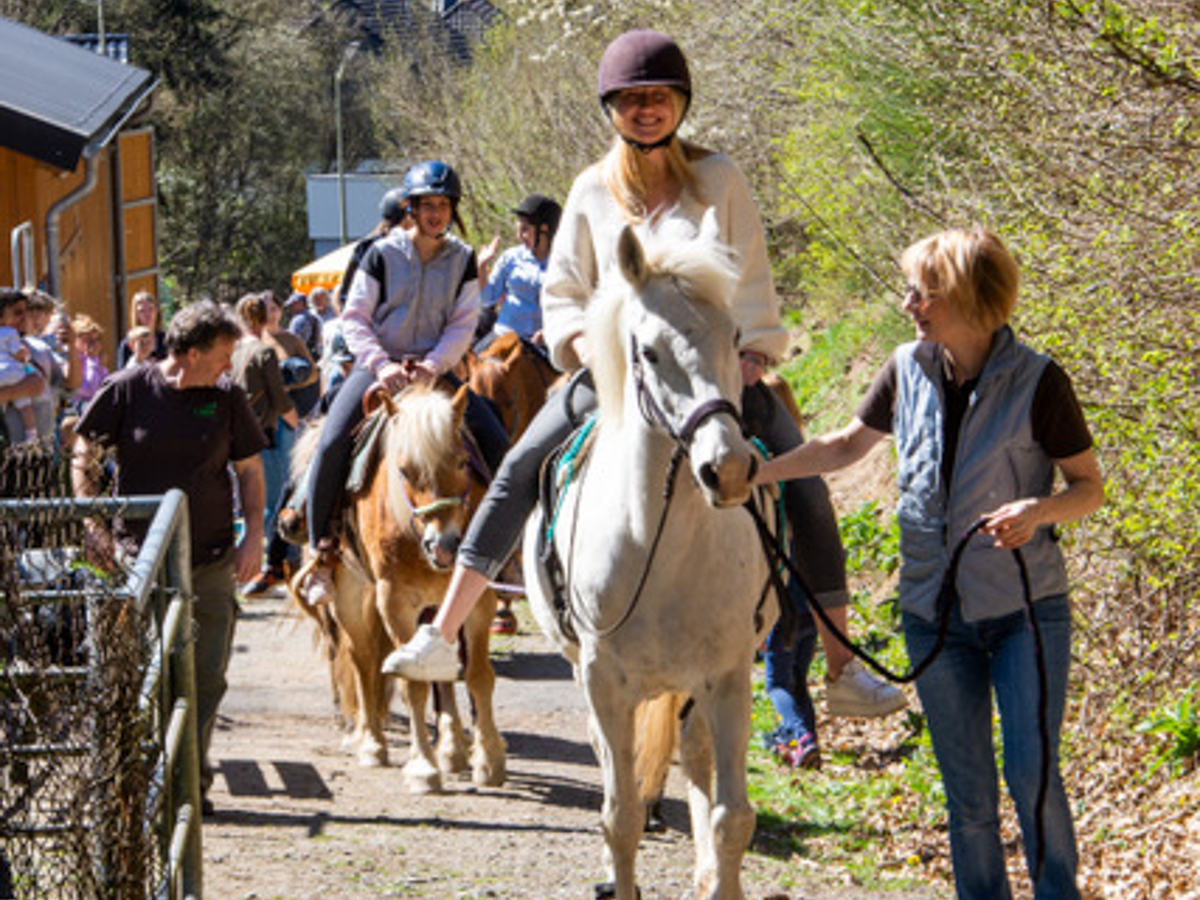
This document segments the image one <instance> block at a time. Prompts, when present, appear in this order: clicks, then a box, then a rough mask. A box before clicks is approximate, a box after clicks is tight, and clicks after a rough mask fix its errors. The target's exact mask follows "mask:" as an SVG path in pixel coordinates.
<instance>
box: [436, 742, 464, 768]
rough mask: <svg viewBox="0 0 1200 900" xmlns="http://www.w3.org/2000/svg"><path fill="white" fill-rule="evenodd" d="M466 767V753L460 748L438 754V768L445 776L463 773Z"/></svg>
mask: <svg viewBox="0 0 1200 900" xmlns="http://www.w3.org/2000/svg"><path fill="white" fill-rule="evenodd" d="M468 767H469V764H468V762H467V751H466V750H464V749H462V748H461V747H455V748H454V749H452V750H449V751H446V752H439V753H438V768H439V769H441V770H442V771H443V772H445V773H446V774H447V775H457V774H458V773H459V772H465V771H467V768H468Z"/></svg>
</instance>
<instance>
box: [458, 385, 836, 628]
mask: <svg viewBox="0 0 1200 900" xmlns="http://www.w3.org/2000/svg"><path fill="white" fill-rule="evenodd" d="M595 408H596V393H595V391H594V390H593V388H592V382H591V377H590V375H589V374H588V373H586V372H579V373H577V374H576V375H575V377H574V378H572V379H571V384H570V386H568V387H567V388H564V389H563V390H561V391H559V392H558V393H556V394H554V395H552V396H551V397H550V398H549V399H548V400H547V401H546V405H545V406H543V407H542V409H541V411H540V412H539V413H538V414H537V415H536V416H535V417H534V419H533V421H532V422H531V423H530V425H529V428H528V429H527V430H526V431H525V433H524V434H523V435H521V439H520V440H519V441H517V443H516V444H515V445H514V446H513V447H512V448H511V449H510V450H509V451H508V453H507V454H506V455H505V457H504V462H503V463H501V465H500V469H499V471H498V472H497V473H496V477H495V479H494V480H493V481H492V484H491V487H489V488H488V490H487V493H486V494H485V495H484V498H483V501H482V502H481V503H480V505H479V509H478V510H476V512H475V516H474V518H472V519H471V526H470V528H469V529H468V530H467V534H466V537H465V538H463V542H462V545H461V546H460V547H459V550H458V562H459V563H460V564H461V565H463V566H466V567H467V568H468V569H474V570H475V571H477V572H480V573H482V574H483V575H485V576H487V577H488V578H489V579H491V578H495V577H496V576H497V575H498V574H499V572H500V570H501V569H502V568H503V567H504V564H505V562H507V561H508V558H509V556H511V555H512V552H513V550H515V549H516V547H517V545H518V544H519V543H520V542H521V535H522V532H523V530H524V527H525V521H526V519H528V518H529V514H530V513H532V512H533V509H534V507H535V505H536V504H537V502H538V478H539V475H540V472H541V468H542V463H543V462H544V461H545V459H546V458H547V457H548V456H549V455H550V454H551V453H552V452H553V451H554V448H555V447H557V446H559V445H560V444H561V443H562V442H563V441H565V440H566V439H567V437H568V436H569V435H570V434H571V431H572V430H573V429H574V428H575V426H576V425H578V424H579V423H581V422H582V421H583V420H584V419H585V418H586V417H587V415H588V414H589V413H591V412H592V411H593V410H595ZM742 414H743V417H744V418H745V421H746V426H747V428H748V429H749V431H750V433H751V434H752V435H754V436H755V437H757V438H758V439H759V440H761V441H762V442H763V444H765V445H766V447H767V449H768V450H770V452H771V453H772V455H778V454H780V453H783V452H785V451H787V450H790V449H791V448H792V447H795V446H797V445H798V444H801V443H803V442H804V436H803V435H802V434H801V433H800V427H799V426H798V425H797V424H796V423H795V421H793V419H792V417H791V416H790V415H788V412H787V410H786V409H784V408H783V405H782V404H781V403H780V402H779V400H778V399H777V398H776V397H775V395H774V394H773V393H771V391H770V389H768V388H767V387H766V386H765V385H763V384H761V383H760V384H757V385H755V386H754V387H751V388H747V389H746V390H745V391H744V392H743V393H742ZM783 494H784V506H785V508H786V510H787V517H788V524H789V526H790V528H791V535H792V544H793V547H794V551H795V555H796V565H797V567H798V568H799V569H800V572H801V574H802V575H803V576H804V579H805V581H807V582H808V584H809V586H810V587H811V588H812V590H813V593H815V594H816V596H817V599H818V601H820V603H821V605H822V606H824V607H826V608H831V607H836V606H844V605H846V603H848V602H849V595H848V593H847V591H846V554H845V551H844V549H843V548H842V541H841V536H840V535H839V534H838V528H837V517H836V516H835V515H834V512H833V505H832V504H831V503H830V502H829V490H828V489H827V488H826V486H825V482H824V481H823V480H822V479H821V478H816V477H814V478H801V479H797V480H795V481H789V482H787V483H786V484H785V485H784V492H783Z"/></svg>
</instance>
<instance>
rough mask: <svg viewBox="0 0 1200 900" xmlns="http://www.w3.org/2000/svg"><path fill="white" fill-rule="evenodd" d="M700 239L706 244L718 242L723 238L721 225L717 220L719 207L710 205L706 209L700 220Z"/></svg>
mask: <svg viewBox="0 0 1200 900" xmlns="http://www.w3.org/2000/svg"><path fill="white" fill-rule="evenodd" d="M699 238H700V240H702V241H704V242H705V243H706V244H716V243H719V242H720V240H721V225H720V223H718V222H717V208H716V207H715V206H710V207H709V208H708V209H706V210H705V211H704V217H703V218H702V219H701V220H700V234H699Z"/></svg>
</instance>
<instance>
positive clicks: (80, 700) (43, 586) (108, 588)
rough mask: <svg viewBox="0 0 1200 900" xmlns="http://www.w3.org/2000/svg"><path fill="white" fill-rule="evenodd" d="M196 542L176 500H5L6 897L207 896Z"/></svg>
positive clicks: (2, 736) (179, 496) (0, 544)
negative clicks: (125, 549)
mask: <svg viewBox="0 0 1200 900" xmlns="http://www.w3.org/2000/svg"><path fill="white" fill-rule="evenodd" d="M118 519H119V520H123V521H124V522H125V523H129V522H136V521H138V520H141V521H142V522H143V524H144V523H146V522H148V523H149V524H148V530H147V531H146V536H145V539H144V540H143V541H142V542H141V547H140V550H139V552H138V553H137V555H136V556H133V557H128V558H122V557H121V556H120V554H117V555H116V556H115V558H114V559H112V560H108V561H105V562H104V563H103V564H101V565H97V564H96V563H95V562H94V561H93V560H92V559H91V558H90V557H89V554H88V553H86V552H85V551H84V549H83V548H84V547H85V546H86V541H87V534H88V531H87V528H86V527H85V521H90V522H91V523H93V524H97V523H98V524H99V525H101V526H103V527H105V528H108V527H111V526H112V525H113V524H114V523H115V522H116V521H117V520H118ZM188 541H189V538H188V520H187V498H186V497H185V495H184V494H183V493H182V492H180V491H178V490H173V491H171V492H169V493H167V494H166V495H164V496H160V497H130V498H117V499H102V500H70V499H36V500H31V499H21V500H0V898H30V900H42V898H55V900H67V898H80V900H83V898H88V900H96V898H103V900H145V898H150V897H154V898H164V900H175V898H200V897H201V896H202V885H201V852H200V815H199V810H200V774H199V771H200V768H199V767H200V760H199V758H198V755H199V749H198V746H199V745H198V741H197V737H196V716H195V677H194V669H193V659H192V624H191V623H192V614H191V606H192V596H191V568H190V559H189V543H188Z"/></svg>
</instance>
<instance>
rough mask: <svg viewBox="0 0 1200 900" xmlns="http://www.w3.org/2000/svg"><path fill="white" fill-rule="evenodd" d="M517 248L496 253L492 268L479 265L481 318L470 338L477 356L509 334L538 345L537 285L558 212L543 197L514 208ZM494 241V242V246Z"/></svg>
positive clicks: (539, 287) (530, 198)
mask: <svg viewBox="0 0 1200 900" xmlns="http://www.w3.org/2000/svg"><path fill="white" fill-rule="evenodd" d="M513 214H514V215H516V217H517V240H518V241H520V243H519V244H518V245H517V246H515V247H510V248H509V249H507V250H505V251H504V252H503V253H501V254H500V258H499V259H497V260H496V264H495V266H490V265H488V264H487V263H485V262H484V261H483V256H482V255H481V261H480V280H481V281H482V282H483V283H484V288H483V298H482V299H483V313H482V315H481V317H480V328H477V329H476V332H475V335H476V338H477V339H478V343H476V345H475V350H476V352H482V351H483V350H485V349H486V348H487V346H488V345H489V344H490V343H491V342H492V341H493V340H495V338H496V337H498V336H499V335H502V334H506V333H508V332H510V331H514V332H516V333H517V335H518V336H520V337H521V339H522V340H526V341H531V342H533V343H534V344H539V345H541V344H544V341H543V340H542V306H541V293H542V281H543V280H544V279H545V276H546V264H547V262H549V260H550V247H551V245H552V244H553V242H554V233H555V232H556V231H558V221H559V219H560V218H561V217H562V207H561V206H559V205H558V203H557V202H555V201H554V200H552V199H551V198H550V197H547V196H546V195H545V194H530V195H529V196H528V197H526V198H525V199H524V200H522V201H521V202H520V203H519V204H517V206H516V207H515V208H514V209H513ZM494 243H495V242H493V244H494Z"/></svg>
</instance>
